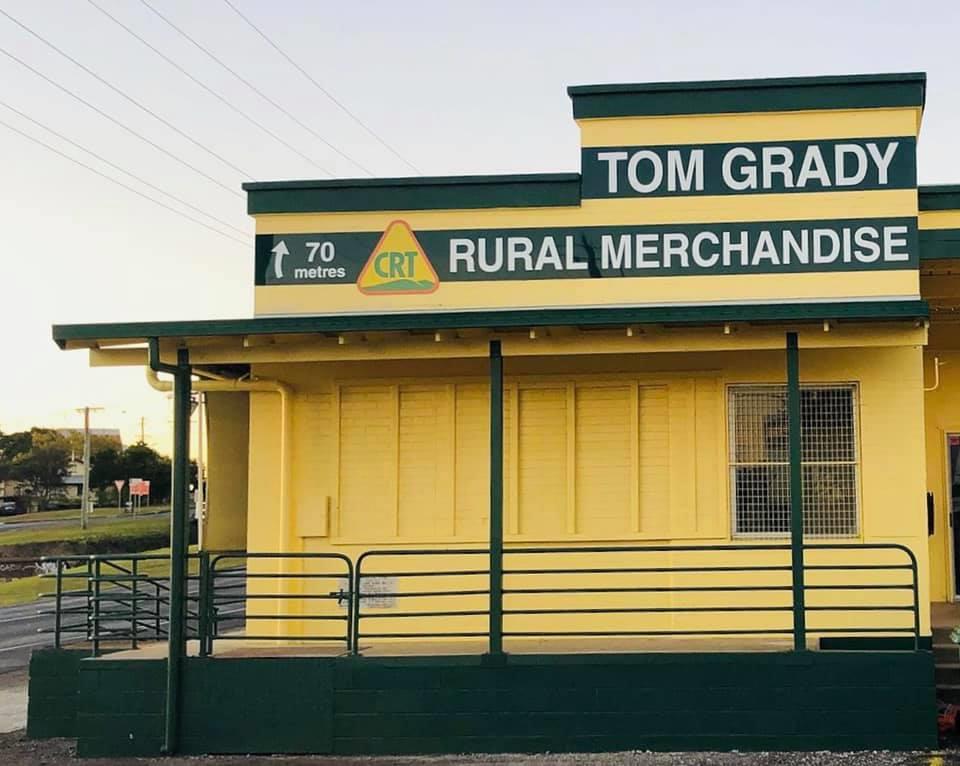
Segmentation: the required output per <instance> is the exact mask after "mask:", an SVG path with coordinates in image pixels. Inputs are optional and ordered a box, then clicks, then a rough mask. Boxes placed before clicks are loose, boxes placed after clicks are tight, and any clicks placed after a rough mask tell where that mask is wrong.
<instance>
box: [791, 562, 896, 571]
mask: <svg viewBox="0 0 960 766" xmlns="http://www.w3.org/2000/svg"><path fill="white" fill-rule="evenodd" d="M803 568H804V569H810V570H817V571H821V572H823V571H836V572H841V571H859V572H873V571H883V570H886V571H892V570H895V569H910V570H912V569H913V565H911V564H805V565H804V567H803Z"/></svg>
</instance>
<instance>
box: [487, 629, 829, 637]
mask: <svg viewBox="0 0 960 766" xmlns="http://www.w3.org/2000/svg"><path fill="white" fill-rule="evenodd" d="M811 632H814V631H811ZM792 633H793V629H792V628H785V629H783V630H780V629H775V628H771V629H769V630H767V629H754V630H720V629H718V630H592V631H543V632H539V631H519V632H518V631H504V632H503V635H504V637H507V636H513V637H529V638H536V637H543V636H763V635H789V634H792ZM484 635H486V634H484Z"/></svg>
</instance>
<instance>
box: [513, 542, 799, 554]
mask: <svg viewBox="0 0 960 766" xmlns="http://www.w3.org/2000/svg"><path fill="white" fill-rule="evenodd" d="M804 547H805V548H806V547H808V546H804ZM789 550H790V546H789V545H787V544H783V543H773V544H770V545H767V544H763V543H746V544H743V545H735V544H730V545H635V546H613V545H587V546H583V547H579V546H578V547H570V546H561V547H552V546H551V547H549V548H530V547H519V548H512V547H509V546H507V547H505V548H504V549H503V554H504V556H509V555H511V554H514V553H517V554H524V555H526V554H538V553H539V554H543V553H697V552H703V551H789Z"/></svg>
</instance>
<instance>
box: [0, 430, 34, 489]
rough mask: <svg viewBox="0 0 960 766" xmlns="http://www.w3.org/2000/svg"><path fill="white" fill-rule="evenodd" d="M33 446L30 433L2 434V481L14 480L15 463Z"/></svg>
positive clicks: (0, 453) (0, 458)
mask: <svg viewBox="0 0 960 766" xmlns="http://www.w3.org/2000/svg"><path fill="white" fill-rule="evenodd" d="M32 444H33V440H32V438H31V436H30V432H29V431H19V432H17V433H12V434H4V433H0V481H4V480H6V479H12V478H14V476H13V473H14V469H13V463H14V461H15V460H16V459H17V457H19V456H20V455H23V454H25V453H27V452H29V451H30V447H31V445H32Z"/></svg>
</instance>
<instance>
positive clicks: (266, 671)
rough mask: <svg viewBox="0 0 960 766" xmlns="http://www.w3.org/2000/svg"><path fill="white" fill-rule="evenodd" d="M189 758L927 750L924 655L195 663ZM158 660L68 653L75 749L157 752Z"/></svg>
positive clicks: (188, 684) (928, 687)
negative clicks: (75, 671) (74, 696)
mask: <svg viewBox="0 0 960 766" xmlns="http://www.w3.org/2000/svg"><path fill="white" fill-rule="evenodd" d="M185 667H186V671H185V673H186V678H185V685H184V716H183V724H182V727H183V742H182V748H181V749H182V750H183V751H184V752H188V753H213V752H217V753H270V752H278V753H303V752H313V753H334V754H360V753H365V754H379V753H394V754H412V753H442V752H446V753H462V752H516V751H526V752H536V751H552V752H561V751H605V750H606V751H609V750H625V749H651V750H705V749H711V750H732V749H737V750H820V749H835V750H851V749H893V750H906V749H923V748H929V747H934V746H936V742H937V737H936V710H935V701H934V671H933V658H932V655H931V654H930V653H929V652H879V651H878V652H809V653H803V654H798V655H795V654H765V653H754V654H719V653H718V654H653V655H581V656H554V655H536V656H515V657H510V658H509V659H508V661H507V662H506V663H492V662H489V661H488V660H486V659H485V658H479V657H462V658H456V657H430V658H422V657H421V658H396V659H377V658H348V657H344V658H331V659H321V658H256V659H239V658H238V659H199V658H191V659H189V660H188V661H187V663H186V666H185ZM163 669H164V663H163V661H130V660H110V659H100V660H89V661H84V662H82V663H80V669H79V670H80V672H79V676H80V686H79V690H80V695H79V701H80V707H79V713H78V717H77V735H78V752H79V753H80V754H81V755H84V756H108V755H145V754H155V753H157V752H159V750H160V745H161V736H162V730H163V720H162V709H163Z"/></svg>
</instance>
